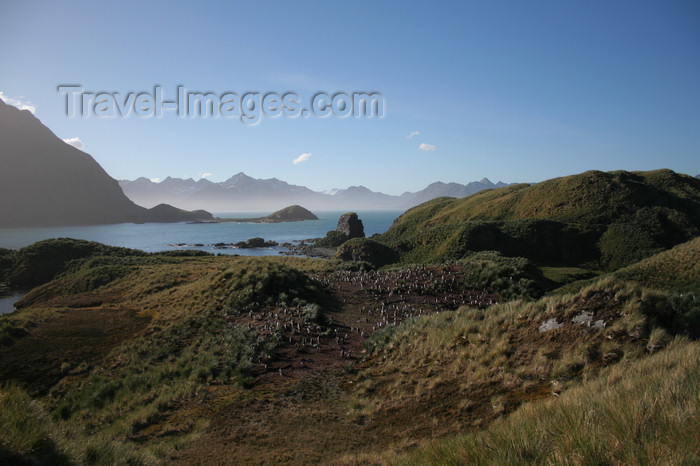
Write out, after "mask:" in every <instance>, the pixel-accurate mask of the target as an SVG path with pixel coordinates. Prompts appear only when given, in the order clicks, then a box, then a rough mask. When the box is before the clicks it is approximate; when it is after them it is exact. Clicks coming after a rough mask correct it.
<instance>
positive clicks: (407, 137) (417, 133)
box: [406, 131, 420, 139]
mask: <svg viewBox="0 0 700 466" xmlns="http://www.w3.org/2000/svg"><path fill="white" fill-rule="evenodd" d="M419 134H420V131H411V134H409V135H408V136H406V139H411V138H413V136H418V135H419Z"/></svg>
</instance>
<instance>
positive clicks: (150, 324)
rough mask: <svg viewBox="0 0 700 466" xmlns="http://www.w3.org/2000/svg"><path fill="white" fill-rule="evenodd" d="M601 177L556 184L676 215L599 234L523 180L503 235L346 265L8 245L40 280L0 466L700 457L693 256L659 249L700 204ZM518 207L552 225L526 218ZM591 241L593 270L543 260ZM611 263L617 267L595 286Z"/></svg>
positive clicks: (19, 349)
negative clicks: (540, 200)
mask: <svg viewBox="0 0 700 466" xmlns="http://www.w3.org/2000/svg"><path fill="white" fill-rule="evenodd" d="M584 175H585V176H584ZM584 175H580V176H579V179H576V180H573V179H560V180H555V181H556V183H555V185H553V186H554V187H553V188H552V189H554V188H556V189H561V188H562V186H565V185H568V184H572V185H576V186H578V189H583V188H585V186H586V185H585V183H587V182H589V183H591V184H592V186H595V187H597V189H603V188H604V187H605V186H608V188H607V191H606V190H605V189H603V191H604V193H603V194H602V195H604V196H607V198H609V199H612V200H613V201H615V200H616V199H619V198H625V196H627V197H626V198H625V199H634V202H637V203H638V205H642V204H643V202H644V200H645V198H644V196H643V195H642V194H643V193H644V192H648V193H651V194H649V196H651V197H653V198H655V199H656V198H659V199H665V200H664V202H666V205H664V206H662V207H659V208H656V207H650V208H648V209H647V208H646V207H644V208H642V209H638V210H635V211H630V212H623V211H615V212H616V219H617V220H615V221H613V222H612V223H610V224H604V227H601V228H600V229H598V230H595V229H593V228H589V227H588V226H585V227H584V226H581V225H574V224H573V223H570V218H569V217H567V216H568V215H573V214H572V213H571V212H572V209H573V207H572V206H568V207H567V206H560V207H557V208H555V207H554V205H550V204H543V205H542V206H540V207H537V208H536V203H535V201H534V200H533V199H534V198H531V197H529V196H530V194H528V193H529V190H530V188H531V187H529V186H515V187H511V188H507V189H506V190H505V192H506V194H507V196H505V197H506V198H508V199H505V198H503V197H502V196H503V193H501V194H499V193H498V191H499V190H493V191H490V192H488V193H484V194H483V196H484V199H483V200H484V202H487V201H488V202H492V203H493V205H492V208H491V209H490V210H487V211H484V212H483V214H484V215H485V214H486V212H490V213H489V215H492V217H493V218H491V219H484V218H476V219H471V218H470V219H468V220H465V221H464V222H461V223H459V224H450V223H449V221H447V217H449V216H451V215H462V216H463V215H465V212H464V211H463V210H461V208H457V207H456V206H455V203H457V202H458V201H455V200H451V199H438V200H435V201H432V202H430V203H427V204H424V205H423V206H419V207H417V208H415V209H412V210H411V211H409V212H407V214H406V215H405V218H404V217H402V219H401V220H400V221H399V222H397V225H395V226H396V227H397V229H396V230H394V229H393V228H392V230H390V232H389V233H387V235H386V236H382V237H380V238H379V241H378V240H377V239H375V238H372V239H367V238H356V239H352V240H349V241H346V242H344V244H342V245H340V247H339V248H338V251H337V256H336V259H332V260H315V259H307V258H299V257H282V256H280V257H235V256H212V255H202V254H200V253H185V252H171V253H163V254H146V253H142V252H139V251H131V250H127V249H122V248H111V247H107V246H103V245H99V244H97V243H89V242H83V241H76V240H68V239H59V240H49V241H46V242H41V243H37V244H35V245H32V246H29V247H27V248H23V249H22V250H20V251H6V250H0V268H2V267H5V270H7V271H8V272H9V274H8V276H9V277H14V281H13V283H18V282H19V283H33V284H34V285H35V287H34V288H33V289H32V290H31V291H30V292H29V293H28V294H27V296H26V297H25V298H24V299H23V300H22V301H21V302H20V305H21V309H20V311H19V312H16V313H12V314H10V315H5V316H0V381H1V384H0V463H18V464H115V463H117V464H119V463H121V464H158V463H167V462H170V461H171V460H177V459H180V460H181V461H188V460H189V461H191V460H192V456H190V457H187V456H181V455H182V454H183V453H182V452H183V451H192V450H191V449H192V448H197V445H198V444H199V443H200V442H202V446H201V447H200V449H199V450H196V449H195V450H194V451H197V452H199V453H200V454H201V453H202V452H206V451H207V450H211V449H214V452H215V453H217V454H218V453H219V451H218V448H221V449H222V450H221V451H230V450H226V449H228V448H230V447H229V446H224V444H223V443H221V442H222V441H224V440H225V441H226V442H231V441H232V440H233V439H235V441H234V442H232V443H233V444H238V443H241V445H242V446H240V448H239V449H238V450H235V451H238V452H239V453H240V452H241V451H242V450H245V449H246V448H249V447H251V446H255V445H265V447H259V448H266V449H272V450H271V451H265V452H264V453H263V452H257V451H256V452H248V453H246V454H247V455H248V456H246V457H245V458H246V459H248V460H251V459H252V458H255V459H256V460H257V461H259V462H280V461H299V460H300V458H306V456H304V455H307V454H308V452H309V451H315V452H316V453H315V454H317V455H318V456H317V457H314V460H319V461H320V460H326V461H330V460H333V461H336V460H338V461H339V462H341V463H343V462H347V463H350V464H358V463H365V462H366V463H379V464H386V463H398V464H424V463H438V464H472V463H475V464H484V463H485V464H490V463H498V464H554V463H556V464H559V463H563V464H584V463H585V464H617V463H620V464H630V463H631V464H694V463H697V462H698V461H699V460H700V449H699V448H698V445H700V437H699V436H698V434H697V432H698V431H700V429H699V428H698V427H700V426H698V424H697V419H696V418H697V416H696V413H697V411H698V408H699V407H700V406H698V400H700V392H699V390H700V389H699V388H698V386H699V383H700V371H699V370H698V364H697V361H698V358H699V356H700V354H699V353H698V351H699V350H698V346H697V341H696V340H697V338H699V337H700V265H699V264H700V238H697V237H696V238H695V239H692V240H690V241H688V242H685V243H682V244H678V245H677V246H675V247H672V248H670V249H667V247H666V246H665V244H666V243H664V241H667V240H668V239H669V238H674V239H673V240H672V241H670V242H669V243H668V244H672V243H674V242H675V241H676V240H680V238H682V237H683V235H685V234H688V232H689V231H692V228H695V227H694V226H693V224H691V223H692V222H691V223H688V224H686V227H687V229H685V230H683V232H682V234H681V233H678V231H680V230H678V231H676V233H678V234H677V235H676V233H673V231H674V230H673V228H674V227H673V225H682V224H683V222H685V221H686V220H688V219H687V218H685V217H683V215H681V214H680V213H679V214H677V216H676V217H675V219H674V220H673V221H672V222H671V223H667V221H668V219H669V218H671V217H672V216H673V215H676V214H673V215H671V214H670V213H669V212H670V211H669V210H664V209H671V207H673V209H676V208H678V209H677V210H674V211H677V212H681V211H682V210H683V209H680V208H679V207H678V206H679V205H681V204H683V202H685V201H683V202H681V201H679V199H686V201H687V205H686V207H688V206H691V207H688V209H687V210H688V211H691V210H692V209H693V208H694V207H692V205H694V204H693V202H694V201H692V200H688V199H690V198H691V197H692V196H693V195H694V194H693V193H694V192H695V191H694V189H695V188H694V187H693V185H691V184H689V183H687V182H686V181H687V180H685V179H684V178H683V177H680V176H679V175H675V174H673V173H667V172H665V171H661V172H649V173H642V174H626V173H624V172H620V173H612V174H602V175H601V174H599V173H591V174H584ZM574 182H576V183H578V184H576V183H574ZM543 184H544V183H543ZM657 185H659V186H662V185H663V186H669V192H670V193H671V194H669V195H668V196H667V197H666V198H664V197H658V196H656V194H654V191H653V188H654V186H657ZM546 187H547V186H546V185H545V186H544V187H539V188H538V189H539V190H543V189H544V188H546ZM556 189H555V190H554V191H556ZM645 190H646V191H645ZM554 191H553V192H552V193H551V197H552V198H553V199H554V200H560V199H559V197H558V195H556V193H555V192H554ZM541 192H548V191H546V190H545V191H541ZM541 192H540V194H541ZM621 192H624V193H626V194H625V196H622V194H621ZM640 193H641V194H640ZM589 194H590V193H589ZM591 195H592V194H591ZM571 196H573V194H571ZM596 196H597V195H596ZM655 196H656V197H655ZM684 196H685V197H684ZM584 198H585V199H587V198H586V197H585V196H584ZM671 198H673V199H676V201H678V205H675V206H670V204H671V201H670V200H669V199H671ZM572 199H574V198H572ZM595 199H596V200H597V198H595ZM506 201H507V202H506ZM667 201H668V202H667ZM465 202H467V204H468V205H469V203H470V202H473V201H465ZM655 202H656V201H655ZM674 202H675V201H674ZM582 205H583V204H582ZM524 206H525V207H528V209H530V210H531V211H532V212H541V211H542V209H544V210H546V211H551V212H554V213H555V214H556V215H554V214H552V218H512V217H513V215H514V212H520V210H519V209H523V208H524ZM472 207H473V208H474V209H477V206H476V205H474V206H472ZM618 207H620V206H618ZM657 207H658V206H657ZM450 209H452V211H450V212H448V211H449V210H450ZM548 209H549V210H548ZM610 209H612V207H610ZM673 209H672V210H673ZM421 212H422V214H421ZM480 212H481V211H480ZM418 214H420V215H418ZM423 214H425V215H426V217H425V218H423V220H421V221H424V222H426V225H424V226H423V227H421V226H420V225H419V223H421V221H419V217H420V216H421V215H423ZM448 214H449V215H448ZM446 215H447V217H445V216H446ZM480 215H481V214H480ZM576 215H580V216H581V218H584V219H586V221H592V220H591V219H593V220H595V221H602V220H601V219H602V218H603V217H604V216H603V215H602V214H601V213H600V212H596V211H595V209H593V208H590V209H584V208H581V209H579V213H578V214H576ZM443 220H445V221H446V223H444V224H441V223H440V222H442V221H443ZM450 221H451V220H450ZM656 221H658V224H656V225H655V224H654V222H656ZM431 222H433V223H431ZM665 222H666V223H665ZM427 223H431V225H429V226H428V225H427ZM603 223H604V222H603ZM641 224H644V225H647V226H650V225H651V228H649V229H645V228H646V227H645V228H637V227H638V226H639V225H641ZM402 225H403V226H402ZM406 225H413V226H412V227H411V228H414V227H415V228H416V230H415V231H416V233H415V234H413V235H411V234H410V233H409V231H408V230H406V231H403V232H401V231H400V228H404V227H406ZM635 225H636V226H635ZM421 228H423V229H421ZM661 230H663V232H664V233H663V234H661V235H659V234H657V233H658V231H661ZM594 233H595V235H598V236H595V235H594ZM569 234H571V236H570V237H568V236H567V235H569ZM392 235H394V236H392ZM587 235H591V236H587ZM674 235H676V236H674ZM594 236H595V238H594ZM387 238H394V239H395V240H396V241H395V242H394V243H393V244H394V246H395V248H390V247H388V246H387V245H386V244H392V243H391V242H389V241H388V240H387ZM574 238H576V241H579V240H581V238H588V239H591V241H590V242H589V243H588V245H589V246H591V245H593V246H591V247H593V248H594V249H595V251H597V252H596V254H599V256H598V258H597V259H595V260H591V261H588V262H585V261H584V263H583V264H579V263H578V262H579V260H580V259H581V257H584V256H585V255H586V254H589V252H590V250H588V252H585V253H584V252H582V251H585V247H580V248H579V249H578V250H577V251H573V252H570V255H569V256H567V257H569V258H570V259H571V262H572V263H576V264H578V265H584V266H586V267H578V266H569V265H563V266H562V265H561V264H560V263H556V261H553V262H555V265H543V262H541V261H537V260H536V259H537V257H539V258H540V259H541V258H542V257H545V256H547V254H552V255H553V254H555V252H556V250H557V248H563V249H566V248H568V247H569V246H567V244H568V243H567V242H568V241H571V242H574V243H575V241H574ZM518 242H522V244H524V245H526V246H527V249H528V250H529V251H530V252H529V253H528V254H526V255H519V256H517V257H516V256H515V253H516V252H517V250H516V249H513V248H514V246H513V245H515V244H517V243H518ZM636 244H640V245H641V248H640V249H637V248H636V247H634V245H636ZM475 245H478V246H479V247H478V248H477V249H483V250H479V251H474V247H475ZM494 245H496V246H499V247H498V248H495V249H486V248H487V247H492V246H494ZM547 248H550V249H549V251H547ZM656 249H659V250H660V249H663V251H661V252H659V253H657V254H655V255H653V256H650V257H646V258H643V257H644V256H646V255H647V254H648V253H649V252H650V251H652V250H656ZM397 251H398V252H397ZM581 254H583V255H581ZM552 257H554V256H552ZM562 257H563V256H562ZM591 257H592V256H591ZM636 259H640V260H639V261H637V262H636V263H634V264H631V265H626V266H624V267H623V265H625V264H627V262H628V261H630V260H636ZM398 260H400V261H401V262H400V263H397V261H398ZM409 260H415V261H416V264H411V265H406V263H407V261H409ZM568 260H569V259H567V260H564V261H563V262H564V263H566V262H567V261H568ZM2 261H4V262H2ZM426 261H427V262H442V263H441V265H440V266H434V265H430V266H425V265H424V264H421V262H426ZM601 261H602V262H604V263H605V264H607V266H609V267H610V268H616V270H615V271H613V272H610V273H605V274H604V273H602V272H597V271H596V269H594V268H589V266H596V265H600V264H601ZM3 264H4V265H3ZM379 267H384V269H383V270H376V269H377V268H379ZM562 285H564V286H562ZM557 287H558V288H557ZM554 288H556V290H554V291H552V290H553V289H554ZM547 291H551V293H550V295H544V293H545V292H547ZM404 311H406V312H407V314H405V315H404V317H403V318H400V317H399V318H398V319H397V316H400V315H401V314H400V313H401V312H404ZM409 311H410V313H408V312H409ZM410 316H418V317H410ZM380 322H381V325H380ZM353 342H354V343H353ZM363 342H364V353H362V349H363V346H362V343H363ZM353 345H354V346H353ZM26 361H31V363H29V364H27V363H26ZM298 425H309V426H311V425H313V428H311V427H310V429H311V430H310V431H309V432H311V433H308V434H304V432H303V431H304V429H298V428H297V427H298ZM397 426H399V427H397ZM272 432H274V434H273V433H272ZM216 435H219V437H217V436H216ZM379 440H381V442H379ZM217 442H219V443H217ZM261 442H262V443H261ZM378 442H379V443H378ZM226 445H230V444H226ZM236 448H238V447H236ZM255 448H258V447H255ZM334 448H335V449H337V450H338V451H336V450H334ZM188 449H189V450H188ZM295 449H301V450H300V451H301V452H302V453H299V455H296V453H293V452H294V451H296V450H295ZM290 452H292V453H290ZM304 452H306V453H304ZM358 452H359V453H358ZM258 453H261V454H262V455H264V456H259V457H258V456H257V455H258ZM295 455H296V456H295ZM343 455H345V456H343ZM338 457H339V458H338ZM232 458H235V459H236V460H239V459H240V458H238V457H237V456H232ZM241 461H242V462H245V461H243V460H241ZM310 461H311V460H310Z"/></svg>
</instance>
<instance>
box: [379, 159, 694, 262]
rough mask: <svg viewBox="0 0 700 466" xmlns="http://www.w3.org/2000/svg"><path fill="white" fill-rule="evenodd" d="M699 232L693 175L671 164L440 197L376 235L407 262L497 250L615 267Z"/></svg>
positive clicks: (541, 258) (516, 254)
mask: <svg viewBox="0 0 700 466" xmlns="http://www.w3.org/2000/svg"><path fill="white" fill-rule="evenodd" d="M698 234H700V181H699V180H697V179H696V178H693V177H690V176H687V175H682V174H678V173H675V172H673V171H671V170H655V171H648V172H626V171H616V172H609V173H604V172H599V171H589V172H585V173H582V174H579V175H572V176H567V177H562V178H556V179H552V180H548V181H543V182H541V183H538V184H536V185H532V186H531V185H527V184H520V185H514V186H508V187H506V188H501V189H494V190H487V191H482V192H480V193H477V194H475V195H473V196H469V197H467V198H464V199H451V198H439V199H434V200H432V201H430V202H427V203H425V204H421V205H419V206H417V207H414V208H413V209H410V210H408V211H407V212H406V213H404V214H403V215H402V216H401V217H399V218H398V219H397V220H396V221H395V222H394V224H393V225H392V226H391V228H390V229H389V230H388V231H387V232H386V233H384V234H383V235H381V238H380V241H381V242H383V243H385V244H387V245H388V246H392V247H394V248H396V249H397V250H399V251H400V253H401V255H402V259H403V260H404V261H408V262H425V261H440V260H444V259H458V258H461V257H463V256H464V255H465V254H466V253H467V252H468V251H482V250H497V251H500V252H501V253H503V254H505V255H508V256H522V257H527V258H530V259H532V260H535V261H537V262H539V263H542V264H551V265H568V266H582V265H583V266H586V267H588V268H602V269H607V270H613V269H617V268H620V267H623V266H625V265H629V264H631V263H634V262H636V261H638V260H640V259H642V258H644V257H648V256H650V255H652V254H654V253H656V252H659V251H662V250H664V249H667V248H669V247H672V246H674V245H676V244H679V243H681V242H684V241H688V240H689V239H691V238H693V237H694V236H697V235H698Z"/></svg>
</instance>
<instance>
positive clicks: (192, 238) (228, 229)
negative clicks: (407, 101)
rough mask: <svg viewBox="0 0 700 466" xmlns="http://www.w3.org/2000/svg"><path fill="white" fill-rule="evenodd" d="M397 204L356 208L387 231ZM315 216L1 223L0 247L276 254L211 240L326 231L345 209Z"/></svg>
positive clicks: (301, 236)
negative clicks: (79, 244) (47, 243)
mask: <svg viewBox="0 0 700 466" xmlns="http://www.w3.org/2000/svg"><path fill="white" fill-rule="evenodd" d="M402 212H403V211H400V210H383V211H358V212H357V214H358V216H359V217H360V219H361V220H362V223H363V224H364V227H365V235H366V236H371V235H373V234H375V233H383V232H385V231H386V230H387V229H388V228H389V227H390V226H391V224H392V222H393V221H394V219H395V218H396V217H398V216H399V215H401V213H402ZM314 213H315V214H316V215H317V216H318V218H319V220H306V221H303V222H288V223H203V224H187V223H146V224H139V225H137V224H133V223H121V224H118V225H96V226H81V227H58V228H3V229H0V248H8V249H18V248H21V247H24V246H27V245H30V244H32V243H35V242H37V241H41V240H44V239H48V238H76V239H85V240H89V241H97V242H99V243H103V244H108V245H111V246H123V247H127V248H134V249H140V250H142V251H146V252H157V251H172V250H175V249H199V250H202V251H208V252H215V253H222V254H241V255H252V256H261V255H276V254H279V253H280V251H282V250H283V248H281V247H274V248H261V249H216V248H214V247H212V246H211V245H212V244H216V243H236V242H238V241H245V240H247V239H249V238H253V237H256V236H259V237H261V238H264V239H265V240H267V241H276V242H278V243H280V244H282V243H287V242H289V243H291V242H293V241H300V240H305V239H309V238H318V237H322V236H325V234H326V232H327V231H328V230H335V228H336V225H337V223H338V218H339V217H340V216H341V215H342V214H343V213H344V211H325V212H314ZM267 214H269V212H260V213H257V212H245V213H235V212H230V213H218V214H215V216H217V217H220V218H247V217H250V218H255V217H260V216H263V215H267ZM183 243H184V244H187V245H193V244H203V245H204V246H202V247H191V246H188V247H186V248H183V247H173V246H170V245H173V244H183Z"/></svg>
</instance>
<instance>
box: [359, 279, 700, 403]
mask: <svg viewBox="0 0 700 466" xmlns="http://www.w3.org/2000/svg"><path fill="white" fill-rule="evenodd" d="M671 298H672V297H671V296H670V295H669V294H665V293H662V292H658V291H653V290H648V289H644V288H641V287H638V286H635V285H633V284H629V283H626V282H621V281H618V280H616V279H614V278H611V277H608V278H604V279H600V280H598V281H597V282H596V283H594V284H591V285H589V286H588V287H586V288H584V289H582V290H581V291H580V292H579V293H577V294H574V295H565V296H550V297H544V298H542V299H540V300H537V301H522V300H514V301H510V302H505V303H502V304H497V305H494V306H491V307H490V308H488V309H487V310H485V311H484V310H479V309H475V308H469V307H461V308H459V309H458V310H457V311H455V312H441V313H439V314H434V315H431V316H424V317H421V318H416V319H413V320H409V321H406V322H404V323H403V324H401V325H399V326H396V327H389V328H387V329H386V330H384V331H382V332H378V333H376V334H374V335H373V336H372V337H371V338H370V339H369V340H368V342H367V345H366V350H367V358H368V362H369V363H370V364H369V365H368V367H367V368H366V369H364V370H363V371H360V374H359V376H358V380H359V381H360V383H359V384H358V387H359V389H358V390H357V392H356V398H357V404H358V405H361V406H362V407H363V412H364V413H365V414H366V412H367V407H368V406H371V407H374V410H375V412H378V411H380V410H382V409H388V408H389V407H390V406H401V405H403V404H406V403H411V402H412V401H411V400H414V401H415V399H416V397H420V396H428V395H429V394H430V393H432V392H433V391H434V389H435V387H440V386H444V385H449V386H452V387H454V388H453V389H452V390H453V391H454V396H455V400H454V401H455V403H459V402H460V400H463V399H464V400H466V399H468V398H469V393H470V391H472V390H473V389H474V387H477V386H481V385H483V384H484V383H489V384H495V386H496V387H497V388H495V389H493V390H494V394H496V395H498V394H508V393H510V392H519V391H522V390H529V389H532V388H535V387H540V386H542V385H543V384H552V387H553V388H552V389H551V390H550V392H557V393H558V392H560V391H561V390H563V389H566V388H568V387H569V386H572V385H574V384H575V383H577V381H578V380H582V379H583V380H585V379H588V378H592V377H595V376H596V375H597V373H598V372H599V370H600V368H601V367H602V366H605V365H607V364H615V363H617V362H619V361H634V360H636V359H638V358H641V357H643V356H645V355H648V354H649V353H651V352H655V351H658V350H660V349H662V348H663V347H665V346H666V345H667V344H668V342H669V341H670V339H671V337H672V335H674V334H690V336H694V335H693V334H692V332H691V331H690V330H689V328H688V326H687V325H681V323H684V322H686V321H687V319H688V315H689V314H691V313H692V312H693V311H692V309H691V310H688V309H685V310H683V311H680V312H677V311H676V310H674V308H673V305H672V299H671ZM583 312H590V313H592V318H591V319H590V322H592V321H596V320H601V321H603V322H604V328H600V329H598V328H596V327H595V326H588V325H586V324H576V323H574V322H573V319H575V318H577V317H579V318H580V316H581V315H582V313H583ZM550 320H554V321H556V322H557V323H558V324H559V325H561V328H559V329H555V330H550V331H547V332H540V331H539V328H540V326H541V325H542V324H543V323H545V322H547V321H550ZM407 378H408V379H412V380H413V381H414V382H413V383H406V380H407ZM516 398H517V399H527V398H528V396H527V395H523V396H522V397H520V396H519V395H518V397H516ZM498 404H499V403H494V411H495V412H497V413H498V412H501V411H503V408H504V407H503V406H500V407H499V406H497V405H498ZM505 407H506V408H507V406H505Z"/></svg>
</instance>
